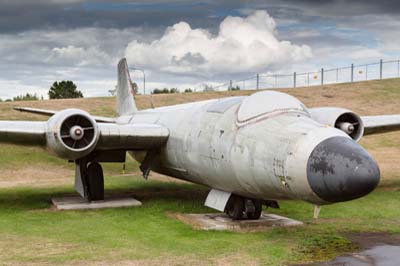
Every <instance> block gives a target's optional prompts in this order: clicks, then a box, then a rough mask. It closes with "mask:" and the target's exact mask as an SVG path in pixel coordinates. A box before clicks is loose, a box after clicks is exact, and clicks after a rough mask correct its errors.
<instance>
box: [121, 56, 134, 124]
mask: <svg viewBox="0 0 400 266" xmlns="http://www.w3.org/2000/svg"><path fill="white" fill-rule="evenodd" d="M134 95H135V92H134V90H133V88H132V81H131V78H130V76H129V69H128V64H127V62H126V59H125V58H122V59H121V60H120V61H119V63H118V86H117V100H118V115H119V116H123V115H133V114H134V113H136V112H137V108H136V104H135V99H134Z"/></svg>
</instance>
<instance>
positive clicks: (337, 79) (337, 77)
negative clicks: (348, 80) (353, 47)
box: [336, 68, 339, 83]
mask: <svg viewBox="0 0 400 266" xmlns="http://www.w3.org/2000/svg"><path fill="white" fill-rule="evenodd" d="M338 82H339V68H336V83H338Z"/></svg>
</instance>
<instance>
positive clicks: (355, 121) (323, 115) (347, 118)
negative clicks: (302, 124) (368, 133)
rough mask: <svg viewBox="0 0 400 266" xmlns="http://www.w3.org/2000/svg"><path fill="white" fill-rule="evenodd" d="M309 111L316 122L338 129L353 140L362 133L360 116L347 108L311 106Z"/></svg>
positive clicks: (357, 139) (359, 137) (358, 138)
mask: <svg viewBox="0 0 400 266" xmlns="http://www.w3.org/2000/svg"><path fill="white" fill-rule="evenodd" d="M309 111H310V114H311V117H312V118H313V119H314V120H316V121H317V122H319V123H321V124H324V125H328V126H331V127H335V128H337V129H340V130H342V131H344V132H345V133H346V134H347V135H349V136H350V137H351V138H352V139H353V140H355V141H359V140H360V139H361V138H362V136H363V135H364V124H363V121H362V119H361V117H360V116H359V115H357V114H356V113H354V112H352V111H350V110H348V109H344V108H334V107H322V108H311V109H309Z"/></svg>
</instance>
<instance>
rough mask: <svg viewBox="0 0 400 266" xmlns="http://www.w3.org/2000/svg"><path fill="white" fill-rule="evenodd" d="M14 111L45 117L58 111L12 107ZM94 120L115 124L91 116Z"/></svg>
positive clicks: (101, 117) (102, 117)
mask: <svg viewBox="0 0 400 266" xmlns="http://www.w3.org/2000/svg"><path fill="white" fill-rule="evenodd" d="M14 110H16V111H20V112H25V113H32V114H38V115H45V116H52V115H54V114H55V113H57V112H58V111H53V110H46V109H39V108H31V107H14ZM92 117H93V119H94V120H96V121H97V122H101V123H115V119H114V118H111V117H104V116H92Z"/></svg>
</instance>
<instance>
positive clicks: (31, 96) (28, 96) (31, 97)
mask: <svg viewBox="0 0 400 266" xmlns="http://www.w3.org/2000/svg"><path fill="white" fill-rule="evenodd" d="M38 100H39V96H38V95H37V94H36V93H35V94H30V93H27V94H25V95H24V94H22V95H19V96H17V97H14V98H13V101H14V102H17V101H38Z"/></svg>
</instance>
